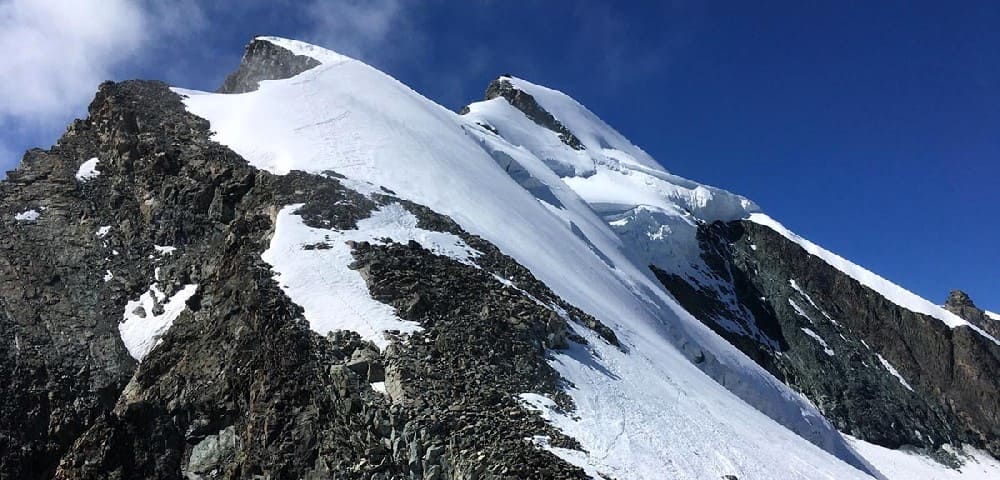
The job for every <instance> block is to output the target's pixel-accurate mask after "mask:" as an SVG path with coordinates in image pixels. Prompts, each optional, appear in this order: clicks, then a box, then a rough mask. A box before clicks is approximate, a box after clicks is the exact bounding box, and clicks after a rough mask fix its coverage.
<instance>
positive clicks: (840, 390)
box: [653, 221, 1000, 458]
mask: <svg viewBox="0 0 1000 480" xmlns="http://www.w3.org/2000/svg"><path fill="white" fill-rule="evenodd" d="M698 238H699V243H700V244H701V246H702V251H703V259H704V260H705V264H706V265H709V266H710V267H711V270H712V272H711V273H712V275H713V276H714V277H715V278H716V279H718V280H720V281H721V282H723V283H724V284H727V285H729V286H730V289H731V290H730V293H731V294H732V296H733V297H734V298H737V299H738V301H739V303H740V304H741V305H743V306H744V307H746V311H749V312H751V315H749V316H748V317H747V318H743V319H742V321H744V322H748V323H752V324H755V325H757V326H758V328H759V329H760V330H761V331H764V332H767V334H768V335H769V336H770V337H771V338H772V339H773V340H774V342H773V343H772V344H771V345H768V344H764V343H761V342H758V341H755V340H753V339H750V338H747V337H745V336H741V335H738V334H735V333H733V332H732V331H731V330H728V329H726V328H724V327H723V326H722V325H720V324H718V323H715V322H713V321H712V320H711V319H712V318H713V315H714V313H715V311H716V310H717V309H719V308H721V307H719V305H720V302H721V300H720V299H718V298H716V295H715V294H714V293H713V292H712V291H711V290H708V289H702V288H699V286H698V285H696V284H695V285H692V284H689V283H687V282H685V281H684V279H683V278H681V277H678V276H676V275H673V276H672V275H669V274H667V273H666V272H662V271H657V270H656V267H655V266H653V268H654V271H656V273H657V276H658V278H660V279H661V281H662V282H663V283H664V285H665V286H667V288H668V289H670V290H671V292H672V293H673V294H674V295H675V297H676V298H677V299H678V300H679V301H680V302H681V303H682V304H683V305H684V306H685V308H687V309H689V310H690V311H692V312H693V313H695V314H696V316H698V317H699V318H701V319H703V321H705V323H706V324H707V325H709V326H710V327H712V328H713V329H715V330H716V331H717V332H718V333H719V334H720V335H722V336H724V337H726V338H727V339H729V340H730V341H731V342H732V343H733V344H734V345H736V346H738V347H739V348H740V349H741V350H743V351H744V352H745V353H747V355H749V356H750V357H751V358H754V359H755V360H757V362H758V363H759V364H760V365H761V366H763V367H765V368H766V369H768V371H770V372H771V373H773V374H774V375H775V376H777V377H778V378H780V379H782V380H783V381H784V382H786V383H787V384H789V385H791V386H792V387H793V388H795V389H797V390H799V391H801V392H802V393H804V394H805V395H806V396H807V397H808V398H809V399H810V400H812V401H813V403H815V404H816V406H817V407H818V408H819V409H820V411H821V412H823V414H824V415H825V416H826V417H827V418H828V419H830V421H832V422H833V423H834V424H835V425H836V426H837V427H838V429H839V430H841V431H844V432H846V433H850V434H852V435H854V436H856V437H859V438H862V439H865V440H867V441H870V442H873V443H876V444H880V445H883V446H887V447H890V448H897V447H900V446H903V445H910V446H915V447H919V448H924V449H927V450H930V451H933V450H935V449H937V448H939V447H941V446H942V445H943V444H945V443H954V444H958V443H971V444H974V445H977V446H980V447H983V448H986V449H988V450H989V451H991V452H993V453H994V454H997V453H1000V443H998V442H997V438H998V434H1000V396H998V395H1000V378H998V377H996V376H995V375H993V374H991V373H990V372H993V371H996V369H997V368H1000V346H998V345H996V344H995V343H993V342H992V341H991V340H989V339H987V338H986V337H984V336H982V335H980V334H978V333H976V332H975V331H973V330H971V329H969V328H964V327H959V328H954V329H952V328H950V327H948V326H947V325H945V324H944V323H943V322H941V321H940V320H938V319H936V318H931V317H928V316H926V315H921V314H917V313H914V312H911V311H909V310H906V309H905V308H902V307H900V306H898V305H896V304H894V303H893V302H891V301H889V300H888V299H886V298H884V297H882V296H881V295H880V294H878V293H877V292H874V291H873V290H871V289H869V288H867V287H865V286H864V285H861V284H860V283H859V282H857V281H856V280H854V279H852V278H850V277H848V276H847V275H846V274H844V273H843V272H840V271H839V270H837V269H835V268H833V267H832V266H830V265H829V264H827V263H826V262H824V261H823V260H822V259H820V258H818V257H815V256H813V255H810V254H809V253H808V252H806V251H805V250H803V249H802V247H800V246H799V245H797V244H796V243H794V242H791V241H790V240H788V239H786V238H785V237H783V236H781V235H780V234H778V233H777V232H775V231H773V230H771V229H769V228H767V227H765V226H762V225H759V224H756V223H753V222H748V221H736V222H731V223H728V224H726V223H722V222H716V223H714V224H705V225H702V226H701V227H700V228H699V232H698ZM726 311H727V314H728V315H732V312H731V311H729V310H726ZM773 345H779V346H778V347H777V348H774V347H773ZM937 454H938V455H940V456H942V458H945V457H947V455H946V454H944V453H942V452H940V451H939V452H937Z"/></svg>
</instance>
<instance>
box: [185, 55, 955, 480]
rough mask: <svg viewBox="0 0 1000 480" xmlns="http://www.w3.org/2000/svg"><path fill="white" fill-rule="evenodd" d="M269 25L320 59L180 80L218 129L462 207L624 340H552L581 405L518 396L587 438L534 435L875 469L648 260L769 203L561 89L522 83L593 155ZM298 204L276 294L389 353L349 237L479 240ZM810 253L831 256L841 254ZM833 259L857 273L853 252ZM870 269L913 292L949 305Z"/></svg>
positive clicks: (289, 164)
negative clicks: (641, 144)
mask: <svg viewBox="0 0 1000 480" xmlns="http://www.w3.org/2000/svg"><path fill="white" fill-rule="evenodd" d="M261 39H264V40H266V41H269V42H272V43H274V44H275V45H277V46H280V47H283V48H285V49H288V50H290V51H291V52H293V53H295V54H298V55H307V56H310V57H313V58H315V59H317V60H318V61H320V62H321V65H320V66H318V67H315V68H313V69H311V70H309V71H306V72H304V73H302V74H299V75H297V76H295V77H293V78H291V79H287V80H277V81H264V82H261V85H260V88H259V89H258V90H257V91H254V92H250V93H245V94H238V95H225V94H212V93H207V92H199V91H193V90H183V89H175V91H176V92H177V93H179V94H181V95H182V96H184V97H185V100H184V102H185V104H186V105H187V108H188V109H189V110H190V111H191V112H192V113H194V114H196V115H199V116H201V117H203V118H206V119H207V120H209V121H210V123H211V127H212V130H213V131H214V132H216V133H215V135H214V137H213V138H214V139H215V140H216V141H218V142H220V143H222V144H224V145H227V146H229V147H230V148H232V149H233V150H234V151H235V152H237V153H238V154H240V155H241V156H243V157H244V158H245V159H247V161H249V162H250V163H251V164H253V165H255V166H257V167H259V168H262V169H265V170H267V171H270V172H272V173H275V174H286V173H288V172H289V171H291V170H296V169H298V170H304V171H308V172H314V173H321V172H324V171H327V170H333V171H335V172H337V173H339V174H341V175H344V176H346V177H347V180H345V181H344V184H345V185H347V186H349V187H351V188H355V189H356V190H358V191H359V192H361V193H365V192H366V191H370V190H373V189H374V188H376V187H377V186H384V187H387V188H389V189H391V190H393V191H394V192H396V194H398V195H399V196H400V197H402V198H405V199H407V200H411V201H414V202H417V203H421V204H423V205H426V206H428V207H430V208H432V209H434V210H435V211H437V212H440V213H442V214H446V215H449V216H451V217H452V218H453V219H454V220H455V221H456V222H458V223H459V224H460V225H461V226H462V227H463V228H464V229H465V230H467V231H469V232H470V233H472V234H476V235H479V236H481V237H483V238H485V239H487V240H489V241H490V242H492V243H493V244H495V245H496V246H497V247H498V248H500V250H501V251H503V252H504V253H506V254H508V255H510V256H512V257H513V258H514V259H515V260H517V261H518V262H519V263H521V264H522V265H524V266H525V267H527V268H528V269H530V270H531V272H532V273H533V274H534V275H535V276H536V277H538V278H539V279H540V280H541V281H543V282H545V284H546V285H548V286H549V287H550V288H551V289H552V290H553V291H554V292H555V293H556V294H558V295H560V296H561V297H562V298H564V299H565V300H566V301H568V302H570V303H572V304H574V305H576V306H577V307H579V308H581V309H583V310H584V311H586V312H588V313H589V314H591V315H593V316H594V317H596V318H598V319H599V320H601V321H602V322H604V323H605V324H606V325H608V326H610V327H611V328H612V329H614V331H615V333H616V335H617V336H618V338H619V339H620V340H621V341H622V342H623V344H625V345H626V346H627V349H626V351H627V353H626V351H622V350H619V349H617V348H615V347H612V346H611V345H608V344H607V343H605V342H603V341H602V340H601V339H600V338H599V337H597V336H596V335H595V334H594V333H593V332H591V331H589V330H587V329H586V328H583V327H580V326H578V325H575V324H573V328H574V329H575V330H576V333H578V334H579V335H581V336H583V337H584V338H586V339H587V340H588V343H589V344H588V345H587V346H586V347H585V346H580V345H576V344H574V345H573V346H571V347H570V348H569V349H568V350H565V351H559V352H555V353H554V355H553V360H552V365H553V367H554V368H555V369H556V370H557V371H558V372H559V373H560V374H561V375H562V376H563V377H565V378H566V379H567V380H568V381H569V382H570V384H571V385H572V387H570V388H569V389H568V392H567V393H568V394H569V395H570V396H571V397H572V399H573V401H574V402H575V404H576V406H577V410H576V411H574V412H572V413H570V414H563V413H559V412H557V411H556V410H555V409H553V408H552V404H551V401H549V400H548V399H546V398H545V397H543V396H540V395H537V394H535V393H532V392H525V395H523V396H522V399H523V400H524V401H525V402H526V403H527V404H529V405H531V408H534V409H537V410H538V411H539V412H540V413H541V414H542V415H543V416H544V417H545V418H546V419H548V420H549V421H550V422H552V423H553V424H554V425H555V426H557V427H558V428H560V429H561V430H562V431H563V432H565V433H566V434H567V435H570V436H571V437H573V438H575V439H577V440H578V441H579V442H580V444H581V445H582V447H583V448H584V450H585V452H581V451H575V450H565V449H558V448H554V447H551V446H548V445H547V443H546V442H545V441H544V439H534V441H535V443H536V444H538V445H539V446H540V448H549V449H550V450H552V451H553V452H554V453H555V454H557V455H559V456H560V457H562V458H564V459H566V460H567V461H569V462H571V463H573V464H576V465H579V466H581V467H582V468H584V469H586V470H587V471H591V472H598V471H599V472H603V473H606V474H608V475H611V476H613V477H615V478H630V479H660V478H681V479H685V478H690V479H700V478H720V477H721V476H723V475H735V476H736V477H738V478H740V479H743V480H745V479H757V478H783V479H796V478H803V479H812V478H837V479H849V478H869V476H868V474H867V473H866V470H867V469H868V467H866V466H865V465H866V464H865V463H864V462H863V461H862V460H860V458H859V457H858V455H857V454H856V453H855V451H854V450H853V449H852V448H851V446H849V445H848V443H847V442H846V441H845V440H844V439H843V437H842V436H841V435H840V434H839V433H838V432H837V431H836V430H835V429H834V428H833V427H832V426H831V425H830V424H829V422H827V421H826V420H825V419H824V418H823V417H822V415H820V414H819V412H818V411H817V410H816V409H815V407H813V406H812V405H811V404H810V403H809V402H808V401H805V400H803V399H802V398H801V397H800V396H799V395H797V394H796V393H795V392H792V391H791V390H790V389H788V388H787V387H786V386H785V385H784V384H782V383H781V382H779V381H778V380H776V379H775V378H774V377H772V376H771V375H770V374H768V373H767V372H766V371H765V370H763V369H762V368H760V367H759V366H758V365H757V364H756V363H754V362H753V361H752V360H750V359H749V358H747V357H746V356H745V355H743V354H742V353H741V352H739V350H737V349H736V348H735V347H733V346H732V345H730V344H729V343H728V342H726V341H725V340H723V339H722V338H721V337H719V336H718V335H716V334H715V333H714V332H712V331H711V330H709V329H708V328H707V327H705V326H704V325H703V324H702V323H701V322H699V321H698V320H697V319H695V318H694V317H692V316H691V315H690V314H689V313H688V312H686V311H685V310H684V309H682V308H681V307H680V306H679V305H678V304H677V303H676V301H675V300H674V299H673V297H672V296H670V295H669V294H668V293H667V292H666V291H665V290H664V288H663V287H662V285H660V283H659V282H658V281H657V280H656V279H655V278H654V277H653V275H652V274H651V273H650V271H649V269H648V268H647V265H649V261H650V260H656V261H659V262H665V263H664V264H666V265H674V266H676V267H677V269H678V271H685V270H684V269H688V270H689V271H691V272H692V273H691V274H692V275H694V274H696V271H697V268H696V267H697V262H698V261H699V260H697V252H698V250H697V248H698V246H697V239H696V238H695V234H696V232H697V225H698V224H699V223H700V222H706V221H708V222H710V221H714V220H733V219H739V218H750V219H753V220H754V221H757V222H758V223H762V222H766V221H769V220H770V219H769V217H766V216H764V215H763V214H760V213H759V209H758V208H757V206H756V205H755V204H753V203H752V202H750V201H749V200H747V199H745V198H743V197H740V196H738V195H734V194H731V193H729V192H725V191H723V190H719V189H716V188H712V187H707V186H704V185H700V184H697V183H695V182H692V181H690V180H687V179H683V178H681V177H678V176H676V175H673V174H670V173H668V172H666V171H665V170H663V168H662V167H660V166H659V165H658V164H657V162H656V161H655V160H653V159H652V158H651V157H649V155H647V154H646V153H645V152H643V151H642V150H641V149H639V148H638V147H636V146H634V145H632V144H631V143H630V142H629V141H628V140H626V139H625V138H624V137H623V136H621V135H620V134H619V133H618V132H616V131H614V129H612V128H611V127H609V126H608V125H606V124H605V123H604V122H602V121H601V120H600V119H598V118H597V117H596V116H595V115H594V114H593V113H591V112H590V111H588V110H587V109H586V108H584V107H583V106H582V105H580V104H579V103H577V102H576V101H575V100H573V99H571V98H569V97H568V96H566V95H564V94H562V93H560V92H557V91H555V90H551V89H547V88H544V87H540V86H537V85H533V84H531V83H529V82H526V81H524V80H521V79H518V78H514V77H507V81H510V82H511V83H512V84H513V85H514V86H515V87H516V88H518V89H521V90H523V91H525V92H528V93H530V94H531V95H532V96H533V97H534V98H535V99H536V100H537V102H538V103H539V104H540V105H541V106H542V107H543V108H545V109H546V110H547V111H549V112H550V113H551V114H552V115H553V116H554V117H556V118H557V119H558V120H559V121H560V122H561V123H562V124H563V125H564V126H566V127H567V128H568V129H569V130H571V131H572V132H573V133H574V134H575V135H576V136H577V137H578V138H579V139H580V141H581V142H582V143H583V145H584V146H585V148H584V149H583V150H575V149H573V148H570V147H569V146H567V145H565V144H563V143H562V142H561V141H560V139H559V137H558V135H556V134H555V133H554V132H552V131H550V130H548V129H545V128H544V127H541V126H539V125H537V124H535V123H534V122H532V121H531V120H530V119H528V118H527V117H525V115H524V114H522V113H521V112H520V111H518V110H516V109H514V108H513V107H511V106H510V105H509V104H508V103H507V102H506V101H505V100H503V99H502V98H496V99H493V100H490V101H485V102H479V103H475V104H472V105H470V107H469V110H470V111H469V113H468V114H467V115H464V116H460V115H457V114H455V113H453V112H451V111H449V110H447V109H445V108H444V107H441V106H440V105H438V104H436V103H434V102H432V101H430V100H428V99H427V98H424V97H423V96H421V95H419V94H418V93H416V92H414V91H413V90H411V89H410V88H408V87H406V86H405V85H403V84H401V83H399V82H398V81H396V80H394V79H392V78H391V77H389V76H387V75H385V74H384V73H382V72H379V71H377V70H375V69H374V68H372V67H369V66H368V65H365V64H363V63H361V62H358V61H355V60H352V59H350V58H348V57H344V56H342V55H339V54H336V53H333V52H330V51H328V50H325V49H322V48H319V47H315V46H312V45H308V44H304V43H301V42H296V41H292V40H285V39H280V38H274V37H261ZM494 132H498V133H494ZM296 209H297V206H295V205H290V206H286V207H285V208H283V209H282V210H281V211H280V213H279V214H278V216H277V221H276V229H275V233H274V236H273V238H272V240H271V244H270V248H269V249H268V250H267V251H266V252H265V253H264V254H263V258H264V260H265V261H267V262H268V263H269V264H270V265H271V266H272V268H273V270H274V271H275V275H276V279H277V281H278V282H279V284H280V285H281V288H282V289H283V290H284V291H285V292H286V293H287V294H288V296H289V297H290V298H291V299H292V300H293V301H294V302H296V303H297V304H298V305H300V306H302V308H303V310H304V312H305V316H306V319H307V320H308V321H309V322H310V324H311V325H312V327H313V328H314V329H315V330H317V331H319V332H326V331H330V330H333V329H350V330H354V331H357V332H359V333H360V334H361V335H362V336H364V337H365V338H368V339H370V340H372V341H374V342H375V343H377V344H378V345H379V346H380V347H384V346H386V345H387V344H388V342H389V340H388V339H387V338H386V337H385V336H384V332H386V331H388V330H398V331H401V332H407V331H414V330H416V329H418V328H419V326H418V325H416V324H414V323H410V322H405V321H403V320H401V319H399V318H398V317H397V316H396V315H395V312H394V311H393V310H392V309H391V308H390V307H388V306H387V305H385V304H382V303H380V302H377V301H375V300H373V299H372V298H371V297H370V295H369V294H368V291H367V288H366V286H365V284H364V281H363V279H362V278H361V276H360V274H359V273H358V272H356V271H354V270H351V269H350V268H349V267H348V265H349V264H350V263H351V261H352V258H351V254H350V247H349V246H348V245H347V244H346V242H347V241H349V240H356V241H359V240H364V241H375V239H380V238H386V237H388V238H390V239H392V240H393V241H398V242H406V241H410V240H414V241H417V242H420V243H421V245H424V246H425V247H426V248H428V249H430V250H432V251H434V252H435V253H438V254H441V255H447V256H450V257H452V258H456V259H458V260H459V261H463V262H466V263H470V264H474V263H475V258H476V256H477V253H478V252H475V251H473V250H471V249H469V248H468V246H466V245H464V244H463V243H461V240H460V239H458V238H457V237H454V236H450V235H448V234H441V233H437V232H427V231H422V230H420V229H418V228H417V227H416V223H415V219H413V218H412V215H410V214H409V213H408V212H406V211H405V209H403V208H402V207H401V206H399V205H388V206H384V207H382V208H381V209H379V210H377V211H376V212H374V213H373V215H372V216H371V218H368V219H365V220H362V221H360V222H359V223H358V226H357V228H356V229H354V230H347V231H336V230H327V229H317V228H312V227H309V226H308V225H305V224H304V223H303V220H302V219H301V217H299V216H298V215H296V214H295V211H296ZM772 223H773V224H775V225H776V227H772V228H782V227H780V225H778V224H777V223H776V222H773V221H772ZM779 232H781V233H782V234H783V235H786V236H789V235H791V236H794V234H792V233H791V232H788V231H787V230H784V229H783V228H782V229H781V230H779ZM794 239H797V240H796V241H798V242H799V243H800V244H803V243H804V244H805V245H812V244H811V243H808V242H807V241H805V240H803V239H800V238H799V237H797V236H795V237H794ZM319 245H322V247H318V246H319ZM307 246H312V247H311V248H306V247H307ZM810 248H811V250H810V253H813V254H814V255H818V256H821V257H822V258H824V259H825V260H826V259H827V258H836V259H839V258H840V257H836V256H832V257H831V255H833V254H829V252H826V251H825V250H822V249H819V247H815V246H814V245H812V247H807V250H808V249H810ZM814 252H818V253H814ZM824 255H826V256H824ZM827 261H828V262H830V261H831V260H827ZM831 264H832V265H834V266H835V267H837V268H843V269H848V270H845V271H846V272H848V273H849V274H851V272H855V274H857V272H859V271H861V270H859V269H860V267H856V266H853V264H850V263H848V262H846V261H843V260H842V259H841V261H840V262H839V263H831ZM852 276H853V275H852ZM864 278H867V277H864ZM876 278H877V277H876ZM883 282H884V281H883ZM873 283H874V284H876V285H878V286H879V287H880V288H879V289H877V290H878V291H879V292H882V293H883V294H886V293H885V292H889V293H888V294H886V296H887V298H890V299H892V300H893V301H897V302H904V303H900V304H901V305H903V306H907V305H915V306H916V308H919V309H920V310H917V311H920V312H921V313H924V312H933V313H934V314H935V316H937V315H939V314H940V313H939V312H938V311H939V310H941V309H940V308H937V307H935V308H934V309H930V308H927V307H926V305H923V304H922V303H920V302H918V301H916V300H914V298H910V297H908V296H906V295H903V294H901V293H899V291H897V290H892V289H889V288H888V287H887V286H886V285H883V284H880V283H877V282H873ZM885 283H888V282H885ZM889 285H891V284H889ZM893 287H895V286H893ZM895 288H896V289H898V290H900V291H901V290H902V289H899V287H895ZM904 292H905V291H904ZM906 293H908V292H906ZM803 295H805V294H804V293H803ZM909 295H911V296H912V294H909ZM913 297H915V296H913ZM805 298H806V299H807V301H810V303H811V299H808V296H806V297H805ZM928 303H929V302H928ZM908 308H909V307H908ZM817 310H818V308H817ZM939 318H942V317H939ZM943 318H944V319H946V320H945V321H946V322H948V321H952V322H953V321H954V320H952V319H951V317H947V316H943ZM956 318H957V317H956ZM693 359H698V362H694V361H693ZM696 363H697V364H696ZM712 379H714V380H715V381H713V380H712Z"/></svg>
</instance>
